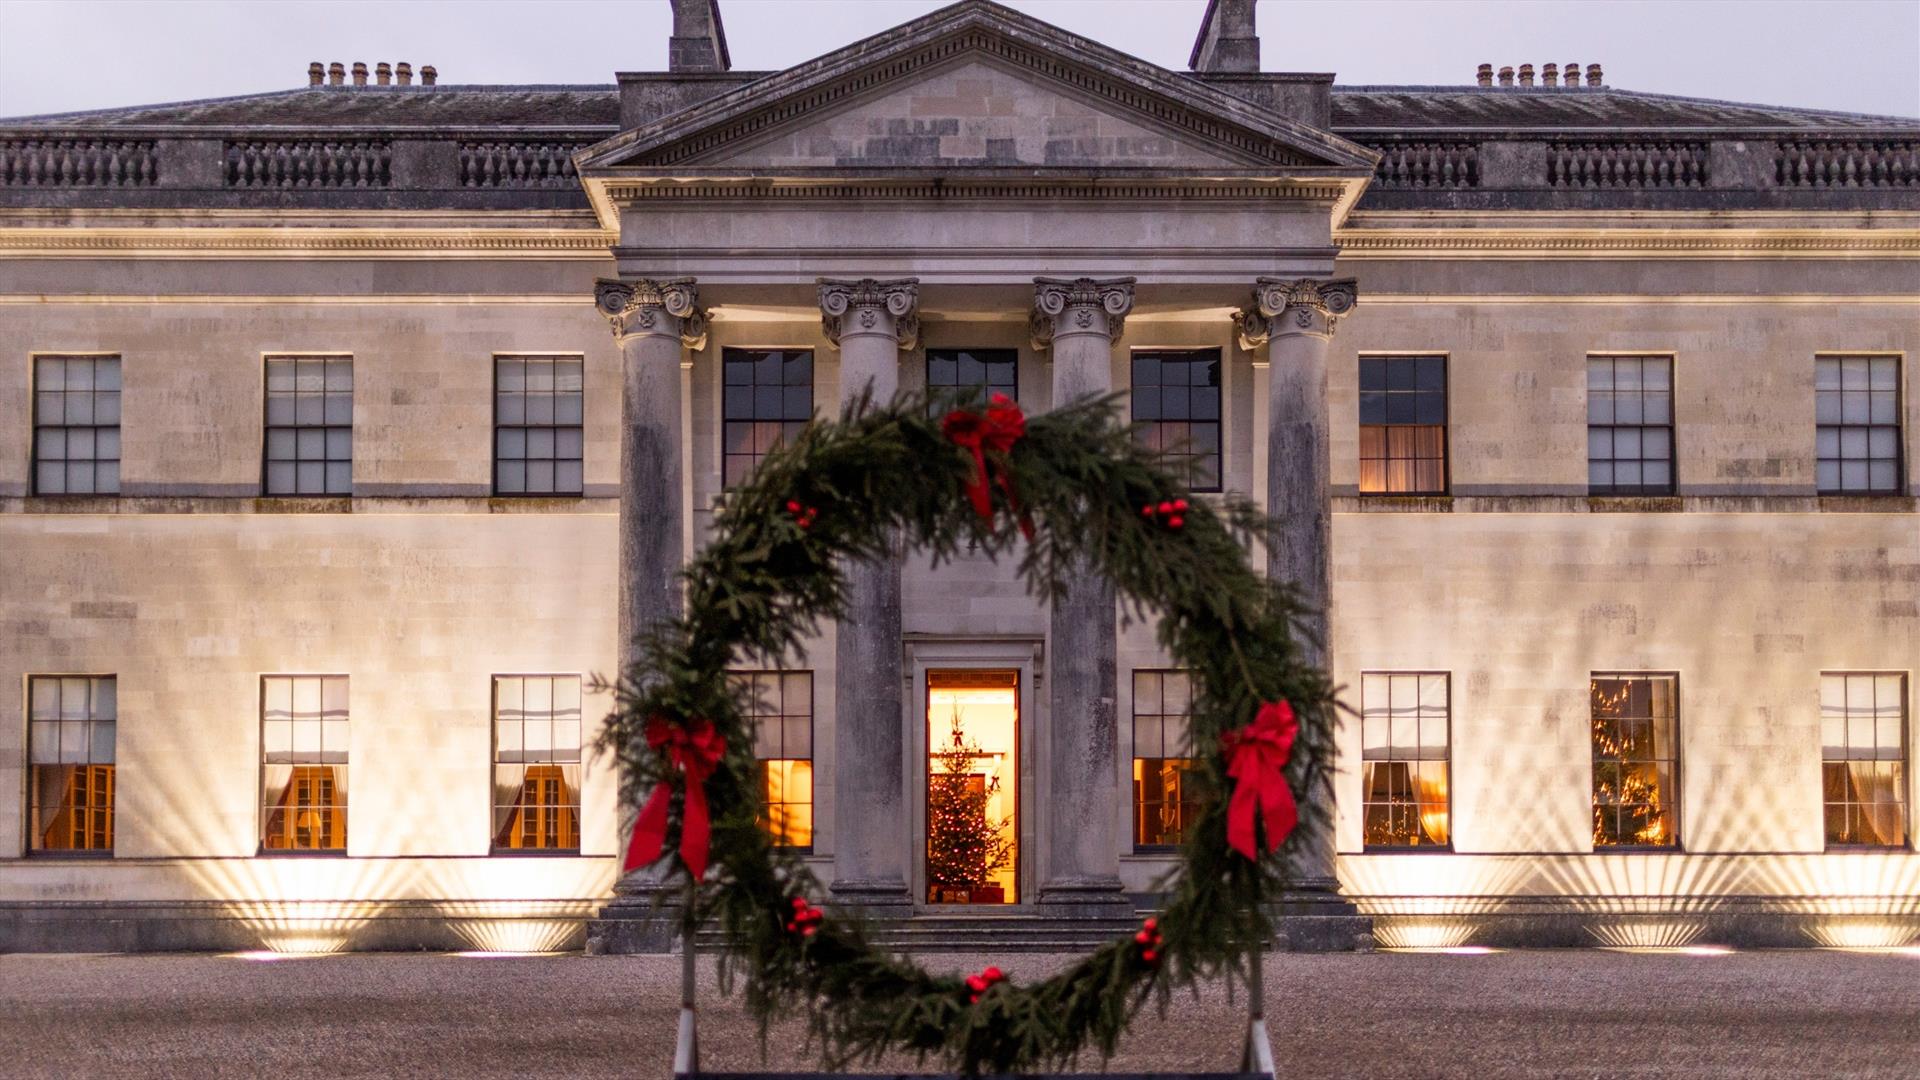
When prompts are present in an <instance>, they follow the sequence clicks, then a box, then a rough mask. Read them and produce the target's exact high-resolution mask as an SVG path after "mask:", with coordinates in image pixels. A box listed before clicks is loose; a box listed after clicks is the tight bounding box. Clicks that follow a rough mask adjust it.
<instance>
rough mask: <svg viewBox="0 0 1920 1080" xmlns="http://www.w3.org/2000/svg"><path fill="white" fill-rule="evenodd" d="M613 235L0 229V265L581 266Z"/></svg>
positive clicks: (600, 256) (604, 250)
mask: <svg viewBox="0 0 1920 1080" xmlns="http://www.w3.org/2000/svg"><path fill="white" fill-rule="evenodd" d="M617 239H618V236H617V234H616V233H613V232H609V231H605V230H601V229H598V228H594V229H531V228H526V229H498V230H485V231H482V230H466V229H462V230H413V229H408V230H399V229H385V228H338V229H331V228H329V229H321V228H312V229H284V228H282V229H274V228H220V227H214V226H203V227H193V228H127V227H104V228H103V227H86V226H82V227H77V228H57V229H49V228H23V229H9V228H4V227H0V258H91V257H107V258H169V259H178V258H233V257H236V256H264V257H271V258H309V259H312V258H318V259H367V258H393V259H472V260H482V261H484V260H511V259H581V260H595V261H603V260H605V259H607V258H609V257H610V256H609V254H608V249H609V248H610V247H611V246H612V245H613V244H614V243H615V242H616V241H617Z"/></svg>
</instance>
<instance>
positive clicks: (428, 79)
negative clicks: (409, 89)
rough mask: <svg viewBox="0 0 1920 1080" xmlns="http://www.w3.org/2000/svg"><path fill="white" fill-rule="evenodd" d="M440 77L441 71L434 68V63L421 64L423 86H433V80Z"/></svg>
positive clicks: (421, 83) (421, 82)
mask: <svg viewBox="0 0 1920 1080" xmlns="http://www.w3.org/2000/svg"><path fill="white" fill-rule="evenodd" d="M439 77H440V73H439V72H437V71H435V70H433V65H432V64H423V65H421V67H420V85H421V86H432V85H433V80H435V79H437V78H439Z"/></svg>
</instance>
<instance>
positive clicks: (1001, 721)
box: [926, 670, 1020, 904]
mask: <svg viewBox="0 0 1920 1080" xmlns="http://www.w3.org/2000/svg"><path fill="white" fill-rule="evenodd" d="M1019 749H1020V673H1019V672H1018V671H1005V670H998V671H981V670H965V671H929V672H927V772H926V776H927V902H928V903H930V904H1011V903H1015V902H1017V901H1018V900H1019V897H1020V890H1019V885H1018V880H1019V879H1018V877H1017V870H1018V867H1019V864H1020V840H1019V837H1020V821H1019V815H1020V799H1019V789H1020V782H1019V776H1020V759H1019Z"/></svg>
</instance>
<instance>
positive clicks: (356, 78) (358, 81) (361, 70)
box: [353, 60, 367, 86]
mask: <svg viewBox="0 0 1920 1080" xmlns="http://www.w3.org/2000/svg"><path fill="white" fill-rule="evenodd" d="M353 85H355V86H365V85H367V65H366V64H365V63H364V62H363V61H360V60H355V61H354V62H353Z"/></svg>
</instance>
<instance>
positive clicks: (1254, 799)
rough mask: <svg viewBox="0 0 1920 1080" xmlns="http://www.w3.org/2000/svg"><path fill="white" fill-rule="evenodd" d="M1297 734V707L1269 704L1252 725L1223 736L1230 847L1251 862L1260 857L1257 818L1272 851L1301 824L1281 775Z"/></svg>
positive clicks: (1277, 848) (1273, 702)
mask: <svg viewBox="0 0 1920 1080" xmlns="http://www.w3.org/2000/svg"><path fill="white" fill-rule="evenodd" d="M1299 733H1300V724H1299V722H1298V721H1297V720H1295V719H1294V716H1293V706H1292V705H1289V704H1287V703H1286V702H1284V701H1270V702H1267V703H1266V704H1264V705H1262V706H1260V712H1259V714H1258V715H1257V716H1255V717H1254V720H1253V723H1251V724H1248V725H1247V726H1246V727H1243V728H1241V729H1240V730H1238V731H1230V732H1228V733H1227V734H1225V735H1222V736H1221V737H1220V746H1221V748H1222V749H1223V750H1225V751H1226V754H1227V775H1228V776H1230V777H1232V778H1233V780H1234V785H1233V800H1232V801H1231V802H1229V803H1227V846H1228V847H1230V848H1232V849H1233V850H1235V851H1237V852H1239V853H1240V854H1242V855H1245V856H1246V857H1247V858H1249V859H1254V860H1256V861H1257V860H1258V859H1259V858H1260V850H1259V847H1258V845H1257V842H1256V841H1255V839H1254V833H1253V822H1254V817H1255V815H1256V813H1257V814H1258V816H1260V817H1261V818H1263V819H1265V821H1266V823H1267V850H1268V851H1278V850H1279V849H1280V841H1282V840H1285V839H1286V838H1287V834H1288V833H1291V832H1292V831H1293V827H1294V826H1295V825H1297V824H1299V821H1300V811H1299V808H1298V807H1296V806H1295V805H1294V803H1293V789H1292V788H1290V787H1288V786H1287V776H1286V773H1285V772H1284V771H1283V770H1284V769H1285V768H1286V766H1287V759H1288V758H1289V757H1291V756H1292V755H1293V738H1294V736H1295V735H1298V734H1299Z"/></svg>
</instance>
